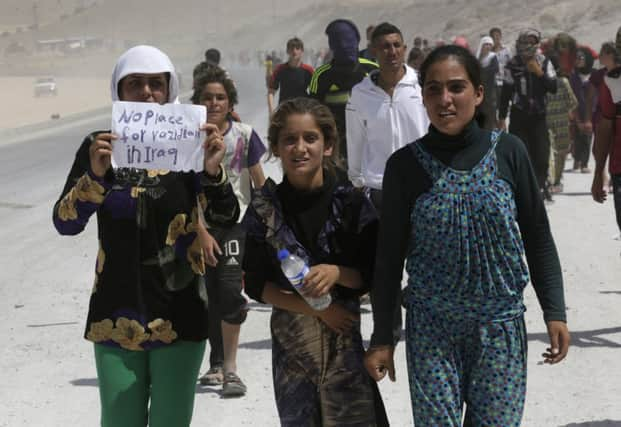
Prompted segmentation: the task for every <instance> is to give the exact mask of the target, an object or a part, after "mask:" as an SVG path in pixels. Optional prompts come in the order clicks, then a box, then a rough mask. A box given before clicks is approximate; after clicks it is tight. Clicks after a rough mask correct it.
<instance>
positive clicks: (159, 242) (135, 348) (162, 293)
mask: <svg viewBox="0 0 621 427" xmlns="http://www.w3.org/2000/svg"><path fill="white" fill-rule="evenodd" d="M111 92H112V99H113V101H117V100H121V101H132V102H153V103H158V104H165V103H168V102H173V101H175V100H176V98H177V92H178V81H177V77H176V74H175V70H174V67H173V65H172V63H171V62H170V59H169V58H168V57H167V56H166V55H165V54H164V53H162V52H161V51H160V50H158V49H156V48H154V47H150V46H137V47H134V48H132V49H130V50H128V51H127V52H125V53H124V54H123V55H122V56H121V57H120V58H119V60H118V62H117V64H116V66H115V68H114V71H113V74H112V84H111ZM203 129H204V130H206V132H207V135H208V136H207V138H206V141H205V143H204V147H205V159H204V172H199V173H182V172H170V171H167V170H144V169H134V168H118V169H113V168H112V167H111V154H112V144H113V143H114V140H115V139H116V138H117V136H116V135H113V134H111V133H109V132H94V133H92V134H90V135H89V136H88V137H87V138H86V139H85V140H84V142H83V143H82V145H81V146H80V148H79V149H78V152H77V154H76V158H75V161H74V163H73V166H72V168H71V171H70V173H69V176H68V178H67V181H66V184H65V187H64V190H63V192H62V194H61V196H60V199H59V200H58V202H57V203H56V205H55V206H54V225H55V227H56V229H57V230H58V232H59V233H60V234H63V235H75V234H78V233H80V232H81V231H82V230H83V229H84V228H85V226H86V223H87V222H88V220H89V218H90V216H91V215H92V214H93V213H96V214H97V226H98V237H99V253H98V255H97V263H96V274H95V285H94V287H93V292H92V295H91V299H90V304H89V312H88V319H87V325H86V331H85V337H86V339H87V340H89V341H92V342H93V343H94V348H95V361H96V365H97V376H98V380H99V391H100V398H101V425H102V426H114V427H119V426H132V427H133V426H145V425H147V422H148V423H149V425H150V426H173V425H174V426H189V425H190V420H191V417H192V409H193V404H194V388H195V381H196V376H197V375H198V370H199V367H200V363H201V360H202V357H203V353H204V350H205V339H206V338H207V326H206V325H207V308H206V306H207V301H206V300H207V298H206V289H205V283H204V280H203V279H202V275H203V274H204V273H205V258H206V257H207V258H208V261H209V260H210V261H209V262H213V248H214V241H213V239H211V238H210V236H208V235H206V232H205V229H204V225H203V224H202V222H201V221H202V218H203V215H205V216H206V217H207V220H208V221H210V220H212V219H213V218H218V220H219V221H221V222H225V223H230V224H234V223H235V222H236V221H237V218H238V216H239V205H238V203H237V199H236V198H235V195H234V193H233V191H232V189H231V186H230V184H229V183H228V178H227V175H226V172H225V171H224V169H222V167H221V166H220V162H221V161H222V159H223V156H224V150H225V149H224V145H223V141H222V136H221V135H220V133H219V132H217V128H216V127H215V126H213V125H209V124H206V125H204V126H203ZM197 201H198V203H197ZM199 207H200V211H199ZM149 402H150V405H149Z"/></svg>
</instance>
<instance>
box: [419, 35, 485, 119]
mask: <svg viewBox="0 0 621 427" xmlns="http://www.w3.org/2000/svg"><path fill="white" fill-rule="evenodd" d="M449 58H451V59H454V60H455V61H457V62H458V63H459V64H460V65H461V66H462V67H464V70H466V74H467V75H468V80H470V83H472V86H474V88H475V89H476V88H478V87H480V86H481V85H482V80H481V65H480V63H479V60H478V59H477V58H476V56H474V55H473V54H472V52H470V51H469V50H468V49H466V48H465V47H461V46H457V45H452V44H451V45H445V46H440V47H437V48H435V49H434V50H432V51H431V52H429V54H428V55H427V57H426V58H425V60H424V61H423V63H422V65H421V66H420V71H419V74H418V82H419V83H420V85H421V87H423V86H425V81H426V80H427V72H428V71H429V68H430V67H431V66H432V65H433V64H435V63H436V62H441V61H445V60H447V59H449ZM475 120H476V121H477V123H478V124H479V126H483V123H484V122H485V116H484V115H483V113H482V112H481V111H480V109H478V108H477V112H476V113H475Z"/></svg>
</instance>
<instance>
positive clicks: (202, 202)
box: [198, 193, 207, 212]
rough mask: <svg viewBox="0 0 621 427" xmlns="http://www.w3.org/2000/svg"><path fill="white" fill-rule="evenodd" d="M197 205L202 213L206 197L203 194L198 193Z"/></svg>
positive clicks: (205, 206) (205, 204) (205, 205)
mask: <svg viewBox="0 0 621 427" xmlns="http://www.w3.org/2000/svg"><path fill="white" fill-rule="evenodd" d="M198 204H199V205H200V206H201V209H202V210H203V212H204V211H205V209H207V197H206V196H205V195H204V194H203V193H198Z"/></svg>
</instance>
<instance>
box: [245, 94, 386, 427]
mask: <svg viewBox="0 0 621 427" xmlns="http://www.w3.org/2000/svg"><path fill="white" fill-rule="evenodd" d="M268 138H269V143H270V144H269V146H270V151H271V153H272V154H273V155H274V156H276V157H278V158H280V160H281V163H282V168H283V181H282V182H281V183H280V184H278V185H276V184H275V183H274V182H273V181H271V180H270V179H268V180H267V181H266V183H265V185H264V186H263V189H262V190H261V191H260V192H257V193H256V194H255V195H254V197H253V199H252V201H251V203H250V206H249V207H248V210H247V211H246V215H245V217H244V220H243V222H242V223H243V225H244V227H245V229H246V230H247V232H248V236H247V240H246V253H245V256H244V262H243V269H244V271H245V274H246V275H245V283H246V292H247V293H248V295H250V296H251V297H252V298H253V299H255V300H257V301H261V302H265V303H268V304H271V305H272V306H273V312H272V318H271V335H272V373H273V381H274V392H275V395H276V406H277V408H278V414H279V417H280V422H281V425H282V426H291V427H293V426H295V427H298V426H302V425H303V426H324V427H328V426H335V427H336V426H339V427H341V426H375V425H386V424H387V421H386V419H385V413H384V409H383V406H382V404H381V399H380V398H379V393H378V391H377V389H376V385H375V384H374V382H373V381H372V380H371V378H370V377H369V375H368V374H367V373H366V371H365V368H364V364H363V356H364V349H363V346H362V337H361V335H360V302H359V297H360V295H361V294H364V293H365V292H367V291H368V289H369V287H370V284H371V278H372V267H373V261H374V258H375V243H376V233H377V225H378V221H377V217H376V213H375V210H374V208H373V205H372V204H371V202H370V200H369V199H368V198H367V197H366V196H365V195H364V193H363V192H361V191H359V190H356V189H354V188H353V186H352V185H351V183H349V181H347V177H346V175H345V173H344V172H343V171H340V170H338V169H336V168H335V167H334V165H333V164H332V163H331V161H330V159H331V158H338V156H337V154H338V153H336V150H337V149H338V141H337V138H338V137H337V130H336V125H335V122H334V118H333V116H332V114H331V113H330V110H329V109H328V108H327V107H325V106H323V105H321V104H320V103H319V102H317V101H315V100H312V99H308V98H295V99H292V100H289V101H286V102H284V103H283V104H281V105H280V106H279V107H278V109H277V110H276V111H275V113H274V115H273V116H272V121H271V125H270V128H269V133H268ZM281 249H287V250H288V251H289V252H290V253H292V254H296V255H297V256H299V257H300V258H302V259H303V260H304V261H306V264H307V265H308V266H310V271H309V272H308V274H307V275H306V276H305V278H304V288H303V292H305V293H307V294H308V295H310V296H315V297H318V296H322V295H326V294H328V293H329V294H330V295H331V297H332V303H331V304H330V305H329V306H328V307H327V308H326V309H325V310H322V311H318V310H314V309H313V308H311V307H310V306H309V305H308V304H307V303H306V302H305V301H304V299H302V297H301V296H300V295H298V294H297V293H296V292H295V291H294V290H293V288H292V286H291V284H290V283H289V281H288V280H287V279H286V277H285V276H284V274H283V273H282V271H281V269H280V266H279V261H278V259H277V253H278V251H279V250H281Z"/></svg>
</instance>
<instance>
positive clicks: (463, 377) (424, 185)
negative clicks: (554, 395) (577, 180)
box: [365, 46, 569, 426]
mask: <svg viewBox="0 0 621 427" xmlns="http://www.w3.org/2000/svg"><path fill="white" fill-rule="evenodd" d="M420 82H421V86H422V87H423V102H424V104H425V107H426V109H427V113H428V115H429V118H430V120H431V123H432V125H431V126H430V129H429V133H428V134H427V135H425V136H424V137H423V138H421V139H419V140H418V141H415V142H413V143H411V144H410V145H409V146H406V147H404V148H402V149H401V150H399V151H397V152H395V153H394V154H393V155H392V156H391V157H390V159H389V160H388V162H387V165H386V174H385V175H384V182H383V195H384V197H385V199H384V200H385V203H386V204H385V206H386V209H385V210H383V211H382V214H381V220H380V235H379V242H378V256H377V263H376V272H375V281H374V287H373V288H372V298H371V300H372V302H373V318H374V329H373V335H372V338H371V347H370V348H369V350H368V351H367V356H366V358H365V364H366V367H367V370H368V371H369V373H370V374H371V375H372V376H373V377H374V378H375V379H376V380H381V379H382V378H383V377H384V376H385V375H386V373H388V375H389V376H390V378H391V379H392V380H393V381H394V378H395V376H394V375H395V369H394V362H393V351H394V345H395V344H396V343H395V342H394V341H393V336H392V327H391V325H392V320H393V315H394V312H395V310H396V309H398V306H399V302H400V290H401V288H400V284H401V275H402V271H403V262H404V260H406V269H407V272H408V276H409V279H408V286H407V288H406V289H405V291H404V295H403V301H404V305H405V306H406V312H407V319H406V346H407V348H406V349H407V360H408V374H409V379H410V393H411V399H412V409H413V417H414V422H415V424H416V425H420V426H460V425H462V424H461V423H462V410H463V406H464V404H465V405H466V413H465V417H464V425H468V426H492V425H493V426H518V425H519V424H520V421H521V417H522V410H523V405H524V397H525V392H526V355H527V351H526V349H527V337H526V331H525V325H524V317H523V312H524V310H525V307H524V304H523V298H522V292H523V290H524V287H525V286H526V285H527V283H528V281H529V272H530V280H531V281H532V283H533V286H534V287H535V291H536V292H537V296H538V298H539V302H540V305H541V307H542V309H543V316H544V320H545V322H546V325H547V328H548V334H549V337H550V347H549V348H548V349H547V351H546V352H545V353H544V355H543V357H544V362H546V363H551V364H553V363H558V362H560V361H561V360H563V358H565V356H566V354H567V350H568V345H569V333H568V331H567V326H566V323H565V305H564V298H563V285H562V276H561V268H560V263H559V259H558V256H557V253H556V248H555V245H554V241H553V239H552V235H551V233H550V227H549V224H548V219H547V215H546V212H545V208H544V204H543V200H542V198H541V196H540V193H539V189H538V184H537V180H536V178H535V175H534V173H533V170H532V167H531V165H530V162H529V159H528V152H527V150H526V148H525V146H524V144H523V143H522V142H521V141H520V140H519V139H517V138H516V137H514V136H512V135H510V134H507V133H501V132H499V131H491V132H490V131H487V130H483V129H481V128H480V127H479V126H478V124H477V123H476V121H475V120H474V116H475V110H476V107H477V106H478V105H479V104H480V102H481V100H482V98H483V88H482V85H481V77H480V68H479V65H478V63H477V59H476V57H474V56H473V55H472V54H471V53H470V52H469V51H468V50H466V49H463V48H461V47H458V46H443V47H440V48H438V49H436V50H434V51H433V52H431V53H430V55H429V56H428V57H427V58H426V60H425V62H424V63H423V65H422V67H421V72H420ZM524 254H525V255H526V260H527V263H528V268H527V265H526V264H525V263H524V261H523V255H524Z"/></svg>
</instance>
